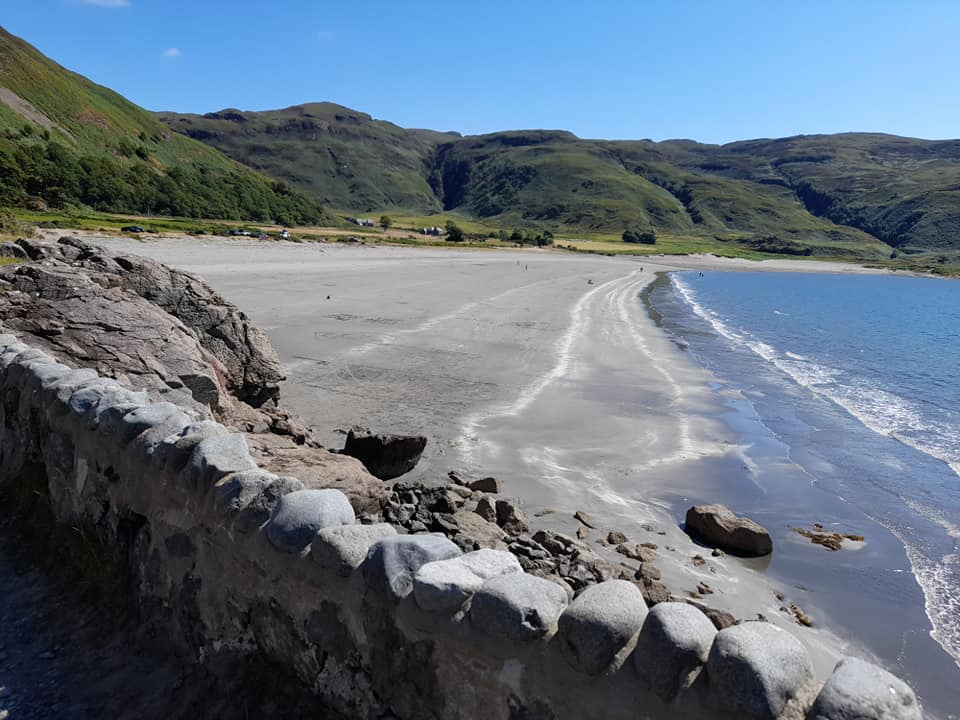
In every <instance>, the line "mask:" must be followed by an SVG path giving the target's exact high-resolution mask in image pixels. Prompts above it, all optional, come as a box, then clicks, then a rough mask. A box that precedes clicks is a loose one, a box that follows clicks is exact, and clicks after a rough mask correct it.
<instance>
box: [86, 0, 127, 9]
mask: <svg viewBox="0 0 960 720" xmlns="http://www.w3.org/2000/svg"><path fill="white" fill-rule="evenodd" d="M80 4H81V5H93V6H94V7H105V8H122V7H128V6H129V5H130V0H80Z"/></svg>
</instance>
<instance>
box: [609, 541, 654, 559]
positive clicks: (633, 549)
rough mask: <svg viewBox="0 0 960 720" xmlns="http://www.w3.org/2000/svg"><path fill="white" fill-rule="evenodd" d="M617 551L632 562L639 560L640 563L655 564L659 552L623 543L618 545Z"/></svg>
mask: <svg viewBox="0 0 960 720" xmlns="http://www.w3.org/2000/svg"><path fill="white" fill-rule="evenodd" d="M616 551H617V552H618V553H620V554H621V555H623V556H625V557H628V558H630V559H632V560H639V561H640V562H653V561H654V560H656V559H657V551H656V550H651V549H650V548H649V547H645V546H643V545H631V544H630V543H623V544H621V545H617V547H616Z"/></svg>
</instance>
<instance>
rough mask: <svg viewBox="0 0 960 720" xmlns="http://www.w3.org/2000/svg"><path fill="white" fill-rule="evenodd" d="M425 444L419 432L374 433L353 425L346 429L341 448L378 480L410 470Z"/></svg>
mask: <svg viewBox="0 0 960 720" xmlns="http://www.w3.org/2000/svg"><path fill="white" fill-rule="evenodd" d="M426 446H427V439H426V438H425V437H423V435H378V434H376V433H373V432H371V431H369V430H364V429H360V428H355V429H352V430H350V431H349V432H348V433H347V442H346V444H345V445H344V447H343V450H341V452H342V453H343V454H344V455H349V456H350V457H355V458H356V459H357V460H359V461H360V462H362V463H363V464H364V467H366V468H367V470H369V471H370V473H371V474H372V475H375V476H376V477H378V478H380V479H381V480H392V479H393V478H395V477H399V476H401V475H404V474H406V473H408V472H410V471H411V470H413V468H414V467H416V465H417V462H418V461H419V460H420V456H421V455H422V454H423V449H424V448H425V447H426Z"/></svg>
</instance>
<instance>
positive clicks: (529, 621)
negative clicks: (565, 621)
mask: <svg viewBox="0 0 960 720" xmlns="http://www.w3.org/2000/svg"><path fill="white" fill-rule="evenodd" d="M567 602H568V595H567V593H566V592H564V589H563V588H562V587H561V586H560V585H557V584H556V583H553V582H551V581H550V580H545V579H543V578H539V577H535V576H534V575H528V574H527V573H511V574H510V575H501V576H499V577H495V578H491V579H490V580H487V581H486V582H485V583H484V584H483V585H482V586H481V588H480V589H479V590H478V591H477V592H476V593H475V594H474V596H473V600H472V601H471V603H470V623H471V625H472V626H473V627H474V628H476V629H477V630H479V631H480V632H482V633H484V634H487V635H490V636H493V637H497V638H502V639H505V640H518V641H530V640H536V639H537V638H541V637H543V636H544V635H547V634H548V633H550V632H552V631H553V630H554V629H555V628H556V625H557V621H558V619H559V618H560V614H561V613H562V612H563V611H564V609H565V608H566V607H567Z"/></svg>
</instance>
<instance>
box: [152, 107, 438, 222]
mask: <svg viewBox="0 0 960 720" xmlns="http://www.w3.org/2000/svg"><path fill="white" fill-rule="evenodd" d="M157 117H159V118H160V119H161V120H162V121H163V122H165V123H166V124H167V125H168V126H169V127H170V128H172V129H173V130H176V131H177V132H179V133H182V134H184V135H187V136H189V137H191V138H194V139H196V140H201V141H203V142H205V143H207V144H209V145H211V146H213V147H215V148H217V149H218V150H220V151H222V152H224V153H226V154H227V155H229V156H231V157H233V158H236V159H237V160H240V161H241V162H243V163H244V164H246V165H249V166H250V167H253V168H256V169H258V170H261V171H263V172H265V173H267V174H268V175H271V176H273V177H276V178H282V179H283V180H285V181H287V182H290V183H293V184H296V185H297V186H298V187H301V188H303V189H305V190H308V191H310V192H311V193H313V194H315V195H316V196H317V197H319V198H320V201H321V202H323V203H324V204H326V205H330V206H332V207H338V208H344V209H352V210H357V211H360V212H366V211H371V210H380V209H390V208H407V209H417V210H422V211H428V212H429V211H434V210H439V209H440V204H439V202H438V200H437V198H436V197H435V196H434V194H433V191H432V189H431V188H430V185H429V184H428V182H427V179H426V178H427V175H428V174H429V171H430V167H431V164H432V157H433V151H434V148H435V146H436V144H437V143H438V142H441V141H443V140H446V139H449V138H450V137H452V136H450V135H444V134H442V133H435V132H431V131H428V130H423V131H420V130H404V129H403V128H400V127H397V126H396V125H392V124H391V123H388V122H382V121H378V120H374V119H373V118H371V117H370V116H369V115H366V114H364V113H359V112H357V111H355V110H350V109H349V108H345V107H342V106H340V105H334V104H332V103H313V104H310V105H297V106H295V107H291V108H286V109H285V110H276V111H270V112H241V111H240V110H234V109H228V110H221V111H220V112H215V113H208V114H207V115H178V114H176V113H158V114H157ZM453 137H455V136H453Z"/></svg>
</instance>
